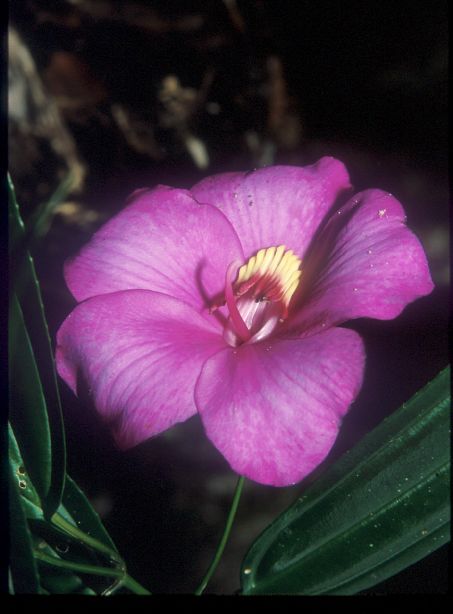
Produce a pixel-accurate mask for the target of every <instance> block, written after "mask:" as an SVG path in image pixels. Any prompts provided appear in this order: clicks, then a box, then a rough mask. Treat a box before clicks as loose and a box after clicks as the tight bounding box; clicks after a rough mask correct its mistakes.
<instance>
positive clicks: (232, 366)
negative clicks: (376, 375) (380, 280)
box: [195, 328, 365, 486]
mask: <svg viewBox="0 0 453 614" xmlns="http://www.w3.org/2000/svg"><path fill="white" fill-rule="evenodd" d="M364 360H365V358H364V349H363V344H362V341H361V339H360V337H359V335H358V334H357V333H355V332H354V331H351V330H346V329H342V328H335V329H331V330H329V331H326V332H324V333H321V334H319V335H314V336H311V337H307V338H304V339H295V340H276V341H275V342H274V343H270V342H269V343H266V342H264V343H260V344H255V345H253V344H252V345H247V344H246V345H243V346H241V347H240V348H237V349H232V348H227V349H224V350H222V351H221V352H219V353H217V354H216V355H215V356H212V357H211V358H209V359H208V360H207V361H206V364H205V365H204V367H203V370H202V372H201V375H200V378H199V380H198V382H197V387H196V390H195V400H196V404H197V407H198V411H199V412H200V414H201V418H202V420H203V424H204V427H205V430H206V434H207V436H208V437H209V439H210V440H211V441H212V443H213V444H214V445H215V446H216V447H217V448H218V449H219V450H220V452H221V453H222V454H223V455H224V456H225V458H226V459H227V460H228V462H229V463H230V465H231V467H232V468H233V469H234V470H235V471H236V472H237V473H239V474H241V475H245V476H247V477H249V478H250V479H252V480H255V481H256V482H261V483H263V484H271V485H274V486H287V485H289V484H294V483H296V482H298V481H300V480H301V479H302V478H303V477H305V476H306V475H307V474H309V473H310V472H311V471H313V469H315V467H317V466H318V465H319V464H320V463H321V462H322V461H323V459H324V458H325V457H326V456H327V454H328V452H329V450H330V449H331V447H332V445H333V443H334V441H335V438H336V436H337V433H338V429H339V427H340V423H341V417H342V416H343V415H344V414H345V413H346V412H347V410H348V408H349V405H350V404H351V403H352V401H353V400H354V398H355V397H356V395H357V393H358V391H359V389H360V386H361V381H362V373H363V367H364Z"/></svg>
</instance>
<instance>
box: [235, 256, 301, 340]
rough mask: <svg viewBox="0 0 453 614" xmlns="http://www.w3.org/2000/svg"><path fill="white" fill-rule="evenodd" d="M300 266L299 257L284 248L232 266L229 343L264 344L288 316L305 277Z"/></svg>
mask: <svg viewBox="0 0 453 614" xmlns="http://www.w3.org/2000/svg"><path fill="white" fill-rule="evenodd" d="M300 265H301V260H300V258H298V257H297V256H296V255H295V254H294V252H293V251H292V250H290V249H288V250H287V249H286V247H285V246H284V245H279V246H278V247H268V248H264V249H260V250H259V251H258V252H257V253H256V254H255V255H254V256H252V257H251V258H250V259H249V260H248V261H247V262H246V264H244V265H242V266H240V267H239V263H238V262H232V263H231V264H230V266H229V267H228V270H227V273H226V278H225V302H226V304H227V307H228V310H229V313H230V317H229V318H228V322H227V324H226V326H225V332H224V337H225V340H226V341H227V343H229V344H230V345H232V346H237V345H240V344H241V343H246V342H251V343H253V342H255V341H261V340H262V339H265V338H266V337H268V336H269V335H270V334H271V333H272V332H273V331H274V329H275V327H276V326H277V325H278V323H279V322H282V321H284V320H285V319H286V318H287V317H288V310H289V304H290V301H291V298H292V296H293V295H294V292H295V291H296V289H297V287H298V286H299V282H300V277H301V275H302V271H301V270H300Z"/></svg>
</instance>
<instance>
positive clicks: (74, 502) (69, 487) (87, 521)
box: [63, 475, 117, 552]
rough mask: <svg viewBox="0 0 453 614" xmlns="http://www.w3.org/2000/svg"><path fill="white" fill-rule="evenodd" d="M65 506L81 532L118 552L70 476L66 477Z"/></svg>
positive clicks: (95, 513)
mask: <svg viewBox="0 0 453 614" xmlns="http://www.w3.org/2000/svg"><path fill="white" fill-rule="evenodd" d="M63 505H64V507H65V510H67V512H68V513H69V514H70V516H71V518H73V519H74V520H75V522H76V523H77V526H78V528H79V529H80V530H81V531H83V532H84V533H86V534H87V535H90V536H91V537H93V538H95V539H97V540H98V541H99V542H101V543H103V544H104V545H105V546H107V548H110V549H111V550H113V551H114V552H117V549H116V547H115V544H114V543H113V541H112V539H111V538H110V535H109V534H108V533H107V531H106V530H105V528H104V526H103V524H102V522H101V519H100V518H99V516H98V514H97V512H95V510H94V509H93V508H92V506H91V504H90V503H89V502H88V499H87V498H86V497H85V495H84V494H83V492H82V491H81V490H80V488H79V487H78V486H77V484H76V483H75V482H74V481H73V480H72V479H71V478H70V477H69V476H68V475H67V476H66V482H65V489H64V493H63Z"/></svg>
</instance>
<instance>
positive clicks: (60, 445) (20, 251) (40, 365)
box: [8, 178, 65, 516]
mask: <svg viewBox="0 0 453 614" xmlns="http://www.w3.org/2000/svg"><path fill="white" fill-rule="evenodd" d="M8 195H9V216H8V221H9V233H10V234H9V238H10V245H9V248H10V262H11V271H10V273H11V275H10V279H11V283H12V286H13V287H12V288H11V290H12V292H11V296H12V297H13V296H17V300H18V304H19V306H20V311H21V313H22V317H23V322H22V325H23V326H24V327H25V331H22V332H20V333H17V334H20V335H21V336H22V338H24V337H25V336H28V341H29V344H30V346H31V347H32V348H33V354H34V359H35V361H36V367H37V371H38V380H39V381H40V384H37V383H36V378H34V384H33V386H34V387H35V388H37V387H38V386H39V385H40V386H41V387H42V394H43V397H44V398H45V399H46V405H47V416H48V425H49V429H50V436H51V440H52V447H51V475H50V484H49V486H48V487H47V484H46V481H45V480H44V481H43V479H39V478H38V480H37V481H36V484H35V486H36V488H37V489H39V490H40V494H43V488H42V487H44V488H46V489H47V491H48V492H47V493H46V494H45V497H44V498H43V500H42V505H43V509H44V511H45V513H46V514H47V516H51V515H52V514H53V513H54V511H55V510H56V509H57V508H58V506H59V504H60V501H61V496H62V493H63V487H64V476H65V441H64V430H63V420H62V412H61V404H60V395H59V391H58V385H57V379H56V372H55V365H54V359H53V352H52V346H51V342H50V336H49V331H48V327H47V322H46V318H45V315H44V306H43V302H42V297H41V291H40V287H39V282H38V279H37V276H36V271H35V267H34V263H33V259H32V257H31V255H30V253H29V252H28V249H27V237H26V233H25V228H24V224H23V221H22V219H21V216H20V212H19V207H18V204H17V201H16V197H15V193H14V187H13V185H12V182H11V179H10V178H8ZM16 312H17V309H16ZM16 330H17V329H16ZM16 350H17V348H15V347H14V345H13V347H10V355H11V356H12V357H14V360H15V361H21V360H22V355H21V353H20V352H19V353H18V356H17V357H16V355H15V354H16ZM16 364H17V362H16ZM10 377H11V380H12V381H13V382H14V381H15V378H16V377H18V378H19V379H20V376H19V375H17V374H16V372H14V371H12V372H11V373H10ZM27 402H31V403H32V405H31V406H28V407H27V408H26V409H25V408H24V414H27V412H30V413H31V412H33V400H32V399H31V395H30V398H27ZM34 402H35V403H38V404H41V400H40V398H37V399H36V400H35V401H34ZM32 426H33V422H32V423H31V424H27V425H26V424H25V415H24V419H23V420H18V419H15V424H14V427H15V432H16V437H17V438H18V440H19V441H25V439H26V438H27V437H28V434H27V433H25V434H24V436H22V433H21V429H22V427H23V428H24V429H25V431H27V429H29V428H30V427H32ZM41 427H42V424H41ZM21 452H22V454H23V455H24V462H25V463H26V464H27V465H28V466H29V467H30V466H31V464H32V463H33V462H36V459H34V458H33V456H30V457H28V452H29V450H27V449H23V450H21ZM35 473H36V471H35ZM41 478H43V476H41ZM46 479H47V478H46Z"/></svg>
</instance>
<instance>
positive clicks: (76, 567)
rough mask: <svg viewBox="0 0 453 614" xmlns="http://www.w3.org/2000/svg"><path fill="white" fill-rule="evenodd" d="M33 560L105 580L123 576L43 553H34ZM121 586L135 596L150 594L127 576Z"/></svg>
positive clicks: (119, 573) (118, 570)
mask: <svg viewBox="0 0 453 614" xmlns="http://www.w3.org/2000/svg"><path fill="white" fill-rule="evenodd" d="M35 558H36V559H38V561H42V562H43V563H46V564H47V565H52V566H53V567H60V568H62V569H70V570H71V571H76V572H78V573H86V574H90V575H94V576H104V577H107V578H121V577H122V576H123V575H124V574H123V571H122V570H121V569H113V568H109V567H98V566H97V565H86V564H84V563H72V562H71V561H64V560H63V559H58V558H56V557H54V556H51V555H49V554H46V553H45V552H37V551H35ZM122 585H123V586H125V587H126V588H128V589H129V590H130V591H132V592H133V593H135V594H137V595H150V594H151V593H150V592H149V591H148V590H147V589H146V588H144V587H143V586H141V584H139V583H138V582H137V581H136V580H134V579H133V578H131V577H130V576H128V575H126V576H124V581H123V582H122Z"/></svg>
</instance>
